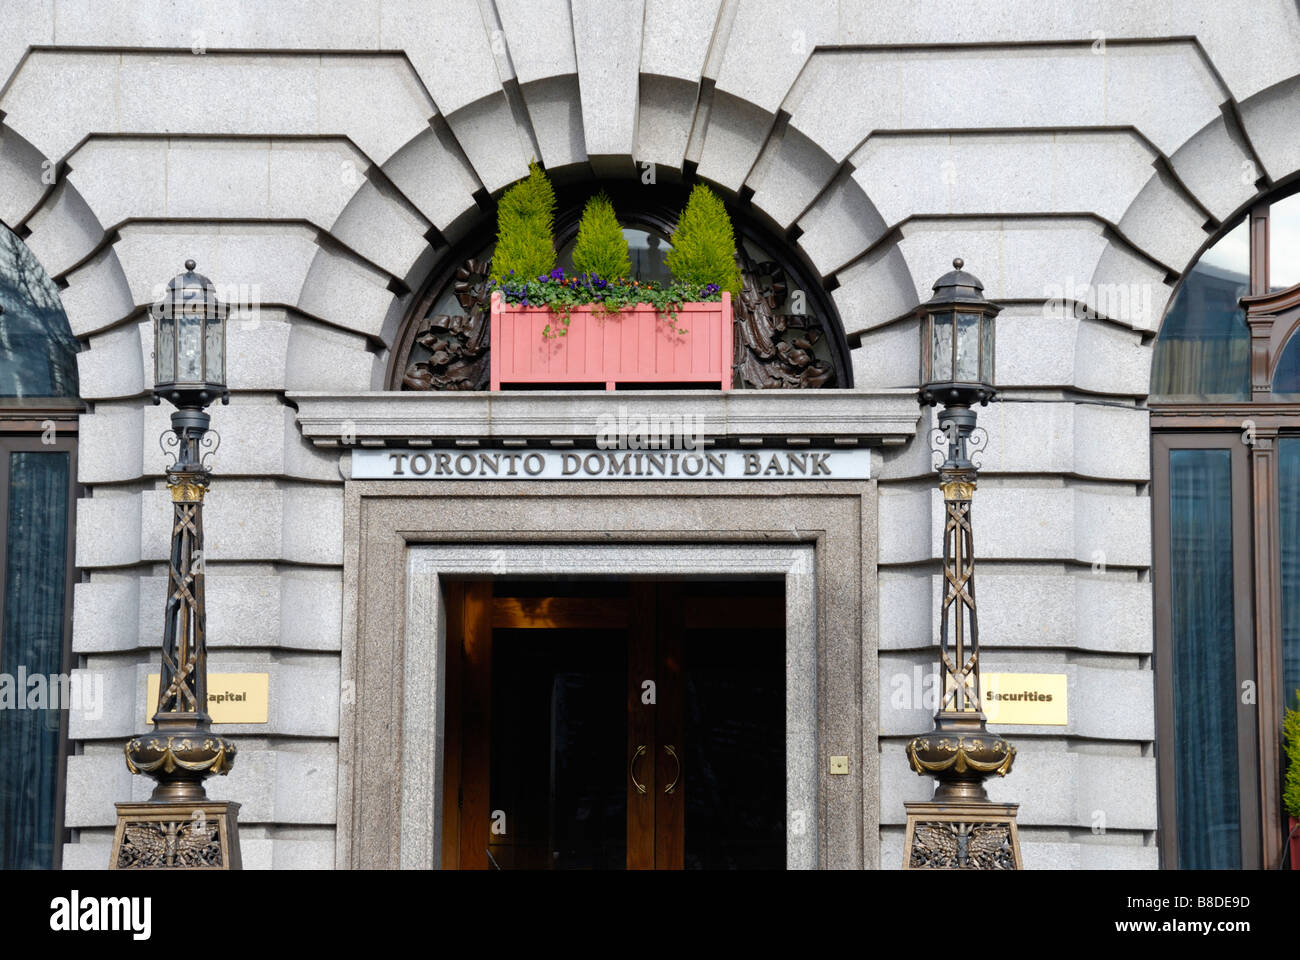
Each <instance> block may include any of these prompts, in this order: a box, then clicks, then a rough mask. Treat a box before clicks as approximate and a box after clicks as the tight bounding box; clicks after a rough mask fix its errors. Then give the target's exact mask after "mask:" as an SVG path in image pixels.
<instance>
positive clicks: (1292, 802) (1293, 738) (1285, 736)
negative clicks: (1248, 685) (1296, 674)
mask: <svg viewBox="0 0 1300 960" xmlns="http://www.w3.org/2000/svg"><path fill="white" fill-rule="evenodd" d="M1282 746H1283V750H1284V751H1285V753H1286V759H1287V765H1286V779H1285V780H1284V781H1283V786H1282V806H1283V807H1285V808H1286V812H1287V814H1288V815H1289V816H1292V817H1295V818H1296V819H1297V820H1300V690H1297V691H1296V706H1295V707H1289V708H1287V711H1286V713H1285V714H1284V715H1283V719H1282ZM1291 866H1292V867H1294V866H1295V864H1292V865H1291Z"/></svg>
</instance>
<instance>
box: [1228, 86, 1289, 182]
mask: <svg viewBox="0 0 1300 960" xmlns="http://www.w3.org/2000/svg"><path fill="white" fill-rule="evenodd" d="M1240 112H1241V123H1242V126H1243V127H1244V128H1245V130H1246V135H1247V136H1248V137H1250V143H1251V146H1253V147H1254V148H1255V152H1256V153H1257V154H1258V155H1259V159H1260V162H1262V163H1263V164H1264V172H1266V173H1267V174H1268V175H1269V177H1271V178H1272V179H1273V180H1275V181H1277V180H1282V179H1283V178H1285V177H1287V176H1289V175H1290V174H1292V173H1294V172H1295V171H1297V170H1300V138H1297V137H1296V132H1295V130H1296V117H1300V75H1297V76H1292V77H1289V78H1288V79H1286V80H1283V81H1281V82H1280V83H1275V84H1273V86H1271V87H1269V88H1268V89H1266V90H1261V91H1260V92H1259V93H1257V94H1255V95H1254V96H1253V97H1251V98H1250V99H1248V100H1246V101H1244V102H1243V103H1242V104H1241V105H1240ZM1252 185H1253V182H1252Z"/></svg>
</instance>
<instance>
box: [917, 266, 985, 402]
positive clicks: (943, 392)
mask: <svg viewBox="0 0 1300 960" xmlns="http://www.w3.org/2000/svg"><path fill="white" fill-rule="evenodd" d="M952 265H953V269H952V270H951V271H950V272H948V273H945V274H944V275H943V276H942V277H940V278H939V279H938V280H937V281H936V282H935V284H934V287H933V289H934V296H933V297H931V298H930V299H929V300H927V301H926V302H925V303H923V304H921V305H920V307H918V308H917V315H918V316H919V317H920V320H921V390H920V397H919V399H920V401H921V403H923V404H927V405H929V406H933V405H935V404H936V403H942V404H944V405H945V406H970V405H971V404H973V403H977V402H978V403H981V404H987V403H988V402H989V400H990V399H991V398H992V397H993V396H994V394H995V393H996V390H995V389H994V387H993V318H994V317H996V316H997V314H998V312H999V311H1000V310H1001V309H1002V308H1001V307H1000V306H997V305H996V304H993V303H990V302H989V301H988V300H985V299H984V285H983V284H982V283H980V281H979V279H978V278H977V277H975V276H973V275H972V274H969V273H966V272H965V271H963V270H962V266H963V263H962V261H961V259H960V258H959V259H956V260H954V261H953V262H952Z"/></svg>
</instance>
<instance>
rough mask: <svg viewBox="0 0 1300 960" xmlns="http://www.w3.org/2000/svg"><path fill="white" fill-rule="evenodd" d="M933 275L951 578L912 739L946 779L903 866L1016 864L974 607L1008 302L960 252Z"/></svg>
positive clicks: (931, 312) (925, 359)
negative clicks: (985, 416) (981, 494)
mask: <svg viewBox="0 0 1300 960" xmlns="http://www.w3.org/2000/svg"><path fill="white" fill-rule="evenodd" d="M952 265H953V270H952V271H951V272H949V273H946V274H944V275H943V276H942V277H940V278H939V280H938V281H937V282H936V283H935V284H934V288H933V289H934V296H933V297H932V298H931V299H930V300H928V301H927V302H926V303H923V304H922V305H921V306H920V307H919V308H918V309H917V314H918V316H919V317H920V320H921V324H920V325H921V390H920V394H919V396H918V399H919V400H920V402H921V403H922V404H923V405H930V406H934V405H935V404H938V403H942V404H943V405H944V408H943V410H942V411H941V412H940V413H939V416H938V421H939V427H938V431H937V432H938V433H941V434H942V437H943V443H944V444H946V450H945V449H940V450H938V451H936V452H937V453H939V454H940V455H944V454H946V456H945V457H944V461H943V463H942V464H940V465H939V468H938V469H939V489H940V490H942V491H943V499H944V515H945V516H944V533H943V577H944V597H943V603H942V606H941V608H940V627H939V643H940V648H939V666H940V674H941V675H940V681H941V685H940V691H941V693H940V696H941V701H940V704H939V710H938V712H937V713H936V714H935V717H934V729H933V730H932V731H931V732H930V733H927V734H924V735H922V736H919V737H915V738H913V739H912V741H911V742H909V743H908V745H907V758H908V760H909V762H910V763H911V765H912V769H913V770H915V771H916V772H917V773H918V774H920V775H921V776H933V777H934V778H935V780H936V781H937V787H936V789H935V793H934V798H933V800H931V801H930V802H927V803H907V804H905V806H906V808H907V837H906V841H905V850H904V855H903V856H904V859H903V866H904V868H905V869H925V868H931V869H933V868H948V869H954V868H955V869H962V868H966V869H1019V868H1020V841H1019V836H1018V833H1017V830H1016V811H1017V809H1018V808H1019V805H1018V804H1013V803H993V802H992V801H990V800H989V799H988V794H987V793H986V792H985V790H984V779H985V778H986V777H988V776H989V775H990V774H993V773H997V774H998V775H1000V776H1006V774H1007V773H1008V772H1009V771H1010V770H1011V764H1012V761H1013V760H1014V759H1015V755H1016V748H1015V747H1013V746H1012V745H1011V744H1010V743H1009V742H1008V741H1007V740H1005V739H1004V738H1002V737H1000V736H997V735H995V734H991V733H989V731H988V729H987V727H986V725H985V724H986V718H985V716H984V712H983V710H982V709H981V707H980V693H981V687H980V666H979V626H978V622H977V620H976V616H975V552H974V541H973V537H972V531H971V499H972V497H973V496H974V494H975V475H976V466H977V465H976V464H975V463H973V462H972V461H971V456H972V454H974V453H977V452H978V451H979V450H980V449H982V448H983V446H984V444H985V442H986V441H987V436H984V435H983V430H977V428H976V426H975V419H976V417H975V411H974V410H973V409H972V407H973V406H974V405H975V404H976V403H979V404H981V405H987V403H988V402H989V400H990V399H991V398H992V397H993V396H994V395H995V392H996V391H995V390H994V388H993V320H994V317H996V316H997V314H998V312H999V311H1000V310H1001V309H1002V308H1001V307H999V306H997V305H996V304H993V303H990V302H989V301H987V300H985V299H984V285H983V284H981V283H980V281H979V280H978V279H977V278H976V277H974V276H972V275H971V274H969V273H966V272H965V271H963V270H962V267H963V263H962V261H961V260H954V261H953V262H952Z"/></svg>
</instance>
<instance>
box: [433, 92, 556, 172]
mask: <svg viewBox="0 0 1300 960" xmlns="http://www.w3.org/2000/svg"><path fill="white" fill-rule="evenodd" d="M446 122H447V126H448V127H450V128H451V131H452V133H454V134H455V137H456V142H457V144H458V146H459V148H460V150H461V151H463V153H462V156H463V157H465V158H466V159H467V160H468V161H469V164H470V166H471V167H472V169H473V171H474V175H475V176H476V177H477V178H478V180H479V181H480V182H481V183H482V184H483V186H484V187H485V188H486V189H487V190H488V192H489V193H493V192H495V191H497V190H500V189H501V188H502V187H504V186H506V185H507V184H509V183H513V182H514V181H515V180H518V179H520V178H521V177H525V176H527V175H528V161H529V160H531V159H533V157H532V154H533V149H532V147H531V145H530V144H529V141H528V137H527V136H526V135H525V133H524V132H523V131H522V130H520V128H519V123H518V121H517V120H516V118H515V115H514V111H513V110H511V108H510V102H509V101H508V100H507V99H506V95H505V93H504V92H503V91H497V92H496V93H492V94H489V95H488V96H486V97H481V98H480V99H478V100H475V101H474V102H473V103H468V104H466V105H465V106H463V107H461V108H460V109H458V110H457V111H456V112H455V113H449V114H447V115H446ZM548 162H549V161H548Z"/></svg>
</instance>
